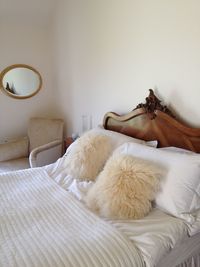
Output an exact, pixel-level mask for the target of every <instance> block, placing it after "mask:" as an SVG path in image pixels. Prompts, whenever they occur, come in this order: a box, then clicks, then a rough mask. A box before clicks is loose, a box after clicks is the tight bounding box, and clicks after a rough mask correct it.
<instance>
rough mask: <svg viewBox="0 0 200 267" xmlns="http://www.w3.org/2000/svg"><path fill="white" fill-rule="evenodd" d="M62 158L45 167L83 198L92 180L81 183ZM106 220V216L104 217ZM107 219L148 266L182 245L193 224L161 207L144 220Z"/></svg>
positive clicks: (56, 178)
mask: <svg viewBox="0 0 200 267" xmlns="http://www.w3.org/2000/svg"><path fill="white" fill-rule="evenodd" d="M62 161H64V158H63V159H60V160H59V161H57V162H56V163H55V164H54V165H51V166H47V167H46V169H47V171H48V173H49V174H50V175H51V176H52V178H53V179H55V181H56V182H57V183H58V184H60V185H61V186H62V187H63V188H65V189H66V190H68V191H69V192H70V193H71V194H73V195H74V196H75V197H76V198H77V199H79V200H81V201H82V200H83V198H84V196H85V194H86V192H87V190H88V189H89V187H90V186H91V184H92V183H93V182H88V183H87V182H79V181H78V180H76V179H74V178H73V177H71V176H70V175H67V170H66V169H65V168H62ZM104 220H106V219H105V218H104ZM106 221H107V222H109V223H110V224H112V225H113V226H115V227H116V228H117V229H118V230H120V231H121V232H122V233H123V234H124V235H125V236H127V237H128V238H129V240H132V241H133V243H134V244H135V245H136V247H137V248H138V250H139V251H140V253H141V255H142V257H143V259H144V261H145V265H146V266H147V267H153V266H156V265H157V264H158V263H159V262H160V261H161V260H162V259H163V257H165V256H166V255H168V254H169V253H170V252H171V251H172V250H173V249H174V248H177V247H179V245H180V244H181V243H182V242H183V240H185V239H186V238H187V237H188V234H190V232H191V227H190V225H189V224H186V222H185V221H183V220H181V219H179V218H176V217H173V216H171V215H168V214H166V213H164V212H162V211H161V210H159V209H154V210H153V211H152V212H151V213H150V214H149V215H148V216H146V217H145V218H144V219H141V220H132V221H131V220H127V221H125V220H123V221H119V220H113V221H112V220H106ZM182 256H183V255H182ZM168 267H169V266H168ZM170 267H171V266H170Z"/></svg>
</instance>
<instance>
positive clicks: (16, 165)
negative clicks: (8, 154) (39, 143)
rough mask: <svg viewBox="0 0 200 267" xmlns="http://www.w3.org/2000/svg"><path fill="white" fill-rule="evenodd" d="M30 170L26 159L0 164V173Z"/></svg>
mask: <svg viewBox="0 0 200 267" xmlns="http://www.w3.org/2000/svg"><path fill="white" fill-rule="evenodd" d="M28 168H30V165H29V160H28V158H20V159H13V160H8V161H3V162H0V173H3V172H8V171H16V170H22V169H28Z"/></svg>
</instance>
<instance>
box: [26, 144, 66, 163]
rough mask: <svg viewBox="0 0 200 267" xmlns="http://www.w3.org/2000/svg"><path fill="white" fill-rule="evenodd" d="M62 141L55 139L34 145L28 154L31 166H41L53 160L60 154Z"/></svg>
mask: <svg viewBox="0 0 200 267" xmlns="http://www.w3.org/2000/svg"><path fill="white" fill-rule="evenodd" d="M62 151H63V141H61V140H55V141H52V142H50V143H47V144H45V145H42V146H39V147H36V148H35V149H33V150H32V151H31V153H30V155H29V163H30V166H31V168H34V167H41V166H44V165H48V164H51V163H53V162H55V161H56V160H57V159H58V158H60V157H61V156H62Z"/></svg>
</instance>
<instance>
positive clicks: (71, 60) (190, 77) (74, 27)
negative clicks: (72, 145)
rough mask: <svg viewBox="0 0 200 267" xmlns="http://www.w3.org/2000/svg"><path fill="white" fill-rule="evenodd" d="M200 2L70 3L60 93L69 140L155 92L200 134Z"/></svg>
mask: <svg viewBox="0 0 200 267" xmlns="http://www.w3.org/2000/svg"><path fill="white" fill-rule="evenodd" d="M199 10H200V2H199V1H197V0H191V1H188V0H176V1H174V0H164V1H160V0H152V1H149V0H95V1H94V0H85V1H82V0H68V1H64V0H61V1H60V6H59V9H58V12H57V14H56V17H55V27H54V37H55V43H54V48H55V55H56V58H55V74H56V79H55V86H56V88H57V92H58V94H57V96H58V102H59V107H60V114H61V115H64V116H65V117H66V119H67V125H68V133H69V134H70V133H71V132H73V131H74V132H76V131H79V130H80V129H81V115H83V114H88V115H90V114H92V116H93V125H96V124H98V123H100V122H101V121H102V118H103V115H104V113H105V112H106V111H109V110H112V111H116V112H124V113H125V112H127V111H130V110H131V109H132V108H134V107H135V106H136V105H137V104H138V103H139V102H141V101H143V100H144V98H145V97H146V95H147V94H148V90H147V89H149V88H153V89H155V91H156V92H157V95H158V96H160V97H161V98H162V99H163V100H165V103H167V104H168V103H169V104H170V106H172V108H173V109H175V110H176V111H177V112H178V113H179V115H180V116H182V117H183V118H185V119H186V120H187V121H190V123H191V124H192V125H196V126H199V127H200V105H199V99H200V78H199V77H200V75H199V73H200V49H199V47H200V31H199V26H200V16H199Z"/></svg>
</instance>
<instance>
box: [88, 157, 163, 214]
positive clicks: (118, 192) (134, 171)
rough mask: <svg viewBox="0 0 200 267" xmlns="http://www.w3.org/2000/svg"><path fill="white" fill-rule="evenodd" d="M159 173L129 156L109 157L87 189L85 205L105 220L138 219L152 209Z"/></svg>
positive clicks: (154, 168)
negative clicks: (106, 218) (95, 179)
mask: <svg viewBox="0 0 200 267" xmlns="http://www.w3.org/2000/svg"><path fill="white" fill-rule="evenodd" d="M160 173H161V170H160V168H159V169H158V168H157V167H156V166H155V165H152V164H151V163H149V162H148V161H144V160H141V159H138V158H135V157H133V156H130V155H120V154H119V155H113V156H112V157H111V158H110V159H109V160H108V161H107V163H106V165H105V167H104V170H103V171H102V172H101V173H100V175H99V176H98V179H97V181H96V183H95V184H94V185H93V186H92V187H91V188H90V189H89V191H88V193H87V195H86V198H85V202H86V205H87V206H88V207H89V208H90V209H92V210H93V211H96V212H99V214H100V215H102V216H104V217H108V218H118V219H128V218H134V219H139V218H143V217H144V216H146V215H147V214H148V213H149V211H150V210H151V208H152V204H151V201H152V200H153V199H154V198H155V193H156V192H157V190H158V188H159V186H158V185H159V176H160Z"/></svg>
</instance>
